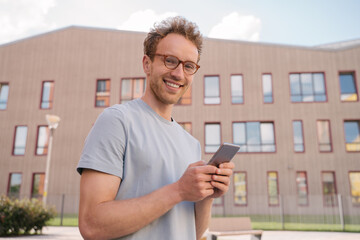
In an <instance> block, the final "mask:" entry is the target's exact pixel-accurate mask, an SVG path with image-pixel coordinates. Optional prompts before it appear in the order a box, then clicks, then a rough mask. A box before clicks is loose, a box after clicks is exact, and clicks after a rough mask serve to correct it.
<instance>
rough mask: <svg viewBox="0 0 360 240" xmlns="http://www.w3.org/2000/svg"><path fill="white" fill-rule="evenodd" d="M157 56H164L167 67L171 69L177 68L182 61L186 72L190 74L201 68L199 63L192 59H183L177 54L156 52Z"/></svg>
mask: <svg viewBox="0 0 360 240" xmlns="http://www.w3.org/2000/svg"><path fill="white" fill-rule="evenodd" d="M155 56H160V57H163V61H164V65H165V67H167V68H168V69H171V70H174V69H176V68H177V67H178V66H179V65H180V63H182V65H183V71H184V73H186V74H189V75H193V74H195V73H196V72H197V70H198V69H199V68H200V66H199V65H197V64H196V63H194V62H192V61H181V60H179V59H178V58H177V57H175V56H169V55H163V54H157V53H155Z"/></svg>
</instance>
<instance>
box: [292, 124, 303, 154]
mask: <svg viewBox="0 0 360 240" xmlns="http://www.w3.org/2000/svg"><path fill="white" fill-rule="evenodd" d="M295 122H300V123H301V139H302V147H303V150H302V151H296V146H297V145H300V144H299V143H295V129H294V123H295ZM292 130H293V152H294V153H305V136H304V124H303V121H302V120H298V119H295V120H292Z"/></svg>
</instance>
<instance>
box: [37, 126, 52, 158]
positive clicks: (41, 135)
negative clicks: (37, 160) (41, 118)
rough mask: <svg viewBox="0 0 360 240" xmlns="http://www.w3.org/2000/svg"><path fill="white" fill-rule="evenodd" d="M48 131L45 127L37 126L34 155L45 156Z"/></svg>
mask: <svg viewBox="0 0 360 240" xmlns="http://www.w3.org/2000/svg"><path fill="white" fill-rule="evenodd" d="M49 136H50V131H49V128H48V127H47V126H39V128H38V135H37V144H36V155H46V154H47V151H48V144H49Z"/></svg>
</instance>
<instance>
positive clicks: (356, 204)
mask: <svg viewBox="0 0 360 240" xmlns="http://www.w3.org/2000/svg"><path fill="white" fill-rule="evenodd" d="M351 173H358V174H359V175H360V170H359V171H356V170H351V171H349V173H348V178H349V188H350V198H351V203H352V206H354V207H360V195H359V196H358V198H359V200H358V201H359V203H354V202H353V197H354V196H353V194H352V184H351V178H350V174H351ZM355 197H356V196H355Z"/></svg>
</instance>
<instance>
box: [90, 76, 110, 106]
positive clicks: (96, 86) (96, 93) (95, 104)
mask: <svg viewBox="0 0 360 240" xmlns="http://www.w3.org/2000/svg"><path fill="white" fill-rule="evenodd" d="M99 81H105V82H106V81H108V82H109V84H108V85H109V89H105V90H108V91H104V92H98V82H99ZM105 86H106V84H105ZM106 88H107V87H106ZM110 93H111V80H110V78H98V79H96V82H95V103H94V106H95V108H107V107H110V96H111V94H110ZM102 94H103V95H104V96H101V95H102ZM98 97H107V99H108V101H109V102H108V104H106V102H105V104H104V106H98V105H97V101H98Z"/></svg>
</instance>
